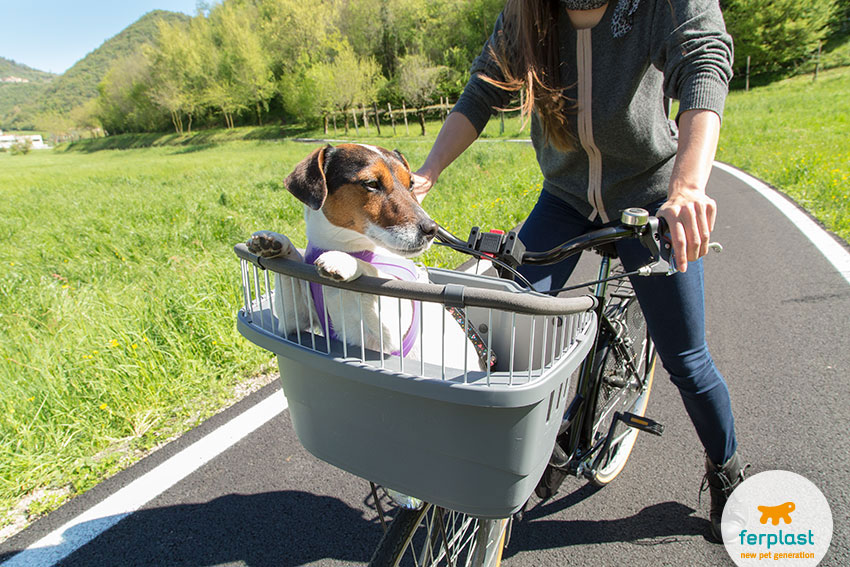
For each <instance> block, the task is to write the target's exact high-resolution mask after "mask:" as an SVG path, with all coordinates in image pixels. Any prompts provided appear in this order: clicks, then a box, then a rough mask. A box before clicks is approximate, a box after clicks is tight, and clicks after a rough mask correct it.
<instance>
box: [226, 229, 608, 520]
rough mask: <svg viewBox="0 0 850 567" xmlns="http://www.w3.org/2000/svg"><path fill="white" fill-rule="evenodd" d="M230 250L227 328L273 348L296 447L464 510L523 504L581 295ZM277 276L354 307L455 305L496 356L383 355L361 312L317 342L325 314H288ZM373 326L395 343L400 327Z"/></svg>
mask: <svg viewBox="0 0 850 567" xmlns="http://www.w3.org/2000/svg"><path fill="white" fill-rule="evenodd" d="M236 253H237V255H238V256H239V257H240V258H241V260H242V262H241V267H240V275H241V278H242V291H243V301H244V306H243V307H242V309H241V310H240V312H239V314H238V318H237V320H238V328H239V331H240V333H242V334H243V335H244V336H245V337H246V338H248V339H249V340H250V341H251V342H253V343H255V344H257V345H259V346H261V347H263V348H265V349H267V350H270V351H271V352H273V353H275V354H276V355H277V358H278V364H279V366H280V373H281V381H282V385H283V389H284V393H285V394H286V397H287V400H288V402H289V408H290V409H289V411H290V416H291V418H292V422H293V426H294V428H295V431H296V434H297V435H298V437H299V440H300V441H301V443H302V444H303V445H304V446H305V448H307V449H308V450H309V451H310V452H311V453H313V454H314V455H315V456H317V457H319V458H320V459H322V460H325V461H327V462H329V463H331V464H333V465H335V466H337V467H339V468H342V469H344V470H347V471H349V472H351V473H353V474H356V475H358V476H361V477H364V478H367V479H369V480H372V481H374V482H377V483H379V484H382V485H384V486H387V487H389V488H392V489H394V490H398V491H400V492H404V493H406V494H410V495H413V496H416V497H418V498H421V499H423V500H427V501H431V502H434V503H436V504H438V505H441V506H444V507H447V508H452V509H455V510H460V511H463V512H466V513H468V514H473V515H477V516H482V517H506V516H509V515H510V514H511V513H513V512H514V511H516V510H517V509H518V508H519V507H520V506H521V505H522V504H523V503H524V502H525V500H526V499H527V498H528V496H529V495H530V494H531V491H532V490H533V489H534V486H535V485H536V483H537V480H538V478H539V477H540V475H541V474H542V472H543V470H544V468H545V466H546V463H547V462H548V460H549V454H550V452H551V448H552V445H553V443H554V437H555V435H556V434H557V429H558V426H559V424H560V417H561V415H562V414H563V411H564V409H565V408H564V406H565V404H566V401H567V400H566V397H567V393H568V389H569V382H570V378H571V376H572V374H573V373H574V371H575V370H576V368H577V367H578V365H579V364H580V362H581V360H582V359H583V358H584V356H585V355H586V354H587V351H588V350H589V348H590V346H591V344H592V342H593V338H594V337H595V333H596V316H595V313H594V307H595V300H594V299H593V298H592V297H589V296H584V297H577V298H551V297H548V296H542V295H539V294H534V293H527V292H523V291H522V290H521V289H520V288H519V287H518V286H516V285H515V284H514V283H513V282H507V281H504V280H500V279H497V278H491V277H487V276H478V275H470V274H465V273H460V272H455V271H451V270H438V269H430V270H428V273H429V278H430V280H431V283H418V282H402V281H395V280H382V279H377V278H369V277H365V276H364V277H361V278H358V279H357V280H355V281H353V282H348V283H345V284H340V283H336V282H333V283H331V282H329V281H328V280H326V279H324V278H322V277H321V276H319V275H318V274H317V273H316V271H315V268H314V267H313V266H309V265H305V264H301V263H297V262H291V261H288V260H283V259H261V258H258V257H256V256H254V255H253V254H251V253H250V252H248V250H247V248H245V247H244V245H239V246H237V247H236ZM270 272H274V273H270ZM281 278H291V279H290V280H289V283H290V284H292V285H291V286H290V287H289V288H286V286H281V289H290V291H291V290H293V289H295V287H294V286H307V285H308V282H317V283H321V284H323V286H325V287H326V289H327V288H339V289H344V290H345V291H346V292H347V293H350V294H351V295H347V296H346V299H345V301H346V302H353V303H352V305H353V304H355V303H359V305H360V307H359V310H360V313H361V315H362V309H363V307H362V305H363V302H364V301H368V300H369V299H370V297H368V296H371V295H381V296H383V297H390V298H393V299H392V301H398V302H399V303H398V309H396V310H395V312H397V313H400V312H401V311H402V303H403V302H406V303H408V304H409V302H411V301H420V302H426V303H437V304H442V305H447V304H448V305H451V306H455V307H459V308H461V309H462V313H463V316H462V321H461V323H462V326H463V327H464V331H467V330H468V329H469V328H470V327H472V328H474V329H478V331H479V333H480V336H481V338H482V339H483V342H484V345H485V349H486V353H487V359H488V360H489V358H490V354H491V353H496V356H497V362H496V364H495V366H493V367H489V366H488V367H486V369H485V370H481V369H480V368H479V366H478V365H477V360H472V359H471V357H469V356H465V357H464V360H463V363H462V364H460V363H458V362H457V361H456V362H455V363H451V362H449V361H446V360H445V356H442V357H436V358H437V359H440V361H439V363H434V360H433V359H434V358H435V357H433V356H432V357H431V360H429V361H426V360H425V359H426V357H425V356H420V357H419V359H411V358H407V357H405V356H403V355H401V354H400V353H395V354H389V353H387V352H385V350H388V349H385V348H384V345H383V344H381V345H380V348H377V349H371V348H367V347H366V346H364V343H365V342H366V341H365V340H363V334H362V333H363V332H364V329H363V318H362V316H361V319H360V321H352V322H349V324H348V325H346V324H342V325H341V328H342V330H343V333H342V336H340V337H339V338H338V339H330V340H328V339H327V338H326V337H325V336H324V333H323V332H322V325H321V322H320V321H317V320H315V319H317V318H318V317H323V318H325V319H327V317H328V314H327V311H325V312H324V313H321V314H317V313H313V312H311V311H309V310H308V312H309V315H308V318H307V319H306V320H304V321H294V318H295V317H298V316H299V315H298V311H297V310H296V309H294V303H295V301H297V299H298V297H297V296H296V295H295V294H294V293H293V294H292V297H278V295H277V287H278V283H277V282H279V281H281ZM280 295H281V296H282V295H289V294H280ZM338 295H339V297H340V298H342V294H338ZM349 307H350V306H349ZM357 312H358V309H357V308H354V313H357ZM379 314H380V310H379ZM282 321H284V322H286V321H288V322H289V324H290V325H292V323H295V325H292V326H293V327H294V328H296V330H295V332H293V333H291V334H289V335H284V334H283V333H282V332H281V331H280V329H281V322H282ZM421 321H422V319H420V322H421ZM443 321H445V319H443ZM335 324H336V323H335ZM420 324H422V325H424V323H420ZM443 324H445V322H444V323H443ZM379 325H380V326H381V327H382V328H384V327H386V328H389V329H391V331H390V333H392V332H397V333H398V335H397V339H398V340H399V341H400V338H401V336H402V334H403V332H404V329H403V328H402V327H403V325H401V324H400V323H399V322H397V321H380V323H379ZM327 327H328V326H327V320H326V321H325V325H324V328H327ZM423 330H424V329H423ZM349 332H353V333H354V334H355V335H356V333H358V332H359V333H361V335H360V337H356V336H354V337H352V336H346V335H347V334H348V333H349ZM445 336H446V335H445V333H443V336H442V342H443V344H442V348H443V349H445V346H446V345H445V340H446V339H445ZM358 338H359V340H357V339H358ZM418 340H419V341H420V345H419V352H420V353H425V352H426V349H428V348H434V347H433V346H431V347H429V346H428V344H432V343H435V339H434V337H433V336H428V337H426V335H425V333H424V332H420V333H419V337H418ZM426 341H427V343H428V344H426ZM349 343H351V344H349ZM355 344H356V346H354V345H355Z"/></svg>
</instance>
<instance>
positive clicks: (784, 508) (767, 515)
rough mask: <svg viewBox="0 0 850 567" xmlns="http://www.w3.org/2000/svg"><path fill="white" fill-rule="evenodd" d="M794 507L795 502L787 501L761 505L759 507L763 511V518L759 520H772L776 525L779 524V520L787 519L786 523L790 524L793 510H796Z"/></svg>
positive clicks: (764, 522) (765, 521)
mask: <svg viewBox="0 0 850 567" xmlns="http://www.w3.org/2000/svg"><path fill="white" fill-rule="evenodd" d="M794 508H795V506H794V503H793V502H786V503H785V504H780V505H779V506H759V507H758V509H759V512H761V520H759V521H760V522H761V523H762V524H766V523H767V521H768V520H770V522H771V523H772V524H773V525H774V526H776V525H779V520H785V523H786V524H790V523H791V512H793V511H794Z"/></svg>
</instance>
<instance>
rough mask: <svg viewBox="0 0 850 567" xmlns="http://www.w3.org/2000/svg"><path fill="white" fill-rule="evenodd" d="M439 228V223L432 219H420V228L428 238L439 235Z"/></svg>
mask: <svg viewBox="0 0 850 567" xmlns="http://www.w3.org/2000/svg"><path fill="white" fill-rule="evenodd" d="M437 228H438V226H437V223H435V222H434V221H433V220H432V219H422V220H421V221H419V230H421V231H422V233H423V234H425V236H427V237H428V238H434V237H435V236H437Z"/></svg>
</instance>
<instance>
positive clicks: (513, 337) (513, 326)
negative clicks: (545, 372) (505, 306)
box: [508, 313, 516, 386]
mask: <svg viewBox="0 0 850 567" xmlns="http://www.w3.org/2000/svg"><path fill="white" fill-rule="evenodd" d="M515 346H516V313H511V362H510V365H508V368H509V369H510V376H509V377H508V385H509V386H513V384H514V351H515V348H514V347H515Z"/></svg>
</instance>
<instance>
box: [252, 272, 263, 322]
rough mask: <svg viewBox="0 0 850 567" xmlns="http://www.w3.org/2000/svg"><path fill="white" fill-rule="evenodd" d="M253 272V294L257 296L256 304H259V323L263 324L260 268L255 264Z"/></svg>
mask: <svg viewBox="0 0 850 567" xmlns="http://www.w3.org/2000/svg"><path fill="white" fill-rule="evenodd" d="M252 268H253V272H254V296H255V297H256V298H257V305H259V306H260V325H261V326H262V324H263V319H264V318H265V310H264V309H263V290H262V289H260V270H259V268H257V266H252Z"/></svg>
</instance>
